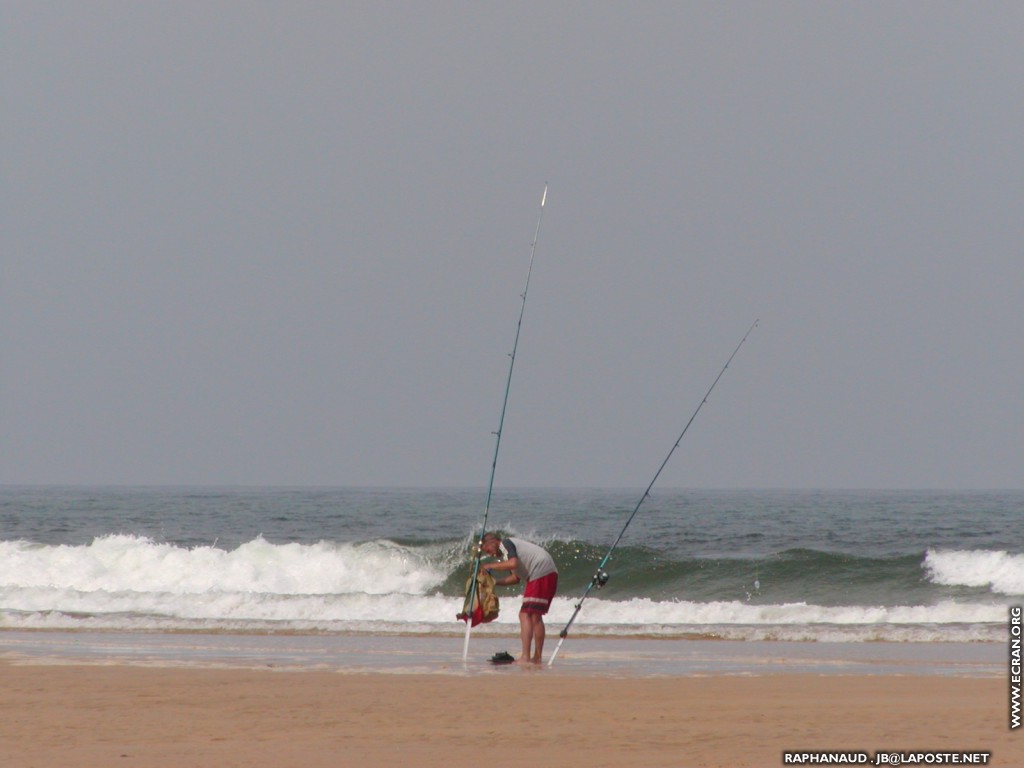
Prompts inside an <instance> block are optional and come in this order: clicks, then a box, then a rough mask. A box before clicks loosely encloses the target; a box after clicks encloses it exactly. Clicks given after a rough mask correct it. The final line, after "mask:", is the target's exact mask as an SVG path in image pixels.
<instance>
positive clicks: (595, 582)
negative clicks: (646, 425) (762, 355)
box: [548, 320, 760, 666]
mask: <svg viewBox="0 0 1024 768" xmlns="http://www.w3.org/2000/svg"><path fill="white" fill-rule="evenodd" d="M758 322H760V321H759V320H755V321H754V324H753V325H751V326H750V328H748V329H747V332H746V333H745V334H743V338H742V339H740V343H739V344H737V345H736V349H734V350H733V351H732V354H731V355H729V359H728V360H726V361H725V365H723V366H722V370H721V371H719V372H718V376H716V377H715V380H714V381H713V382H711V386H710V387H708V391H707V392H705V393H704V398H703V399H702V400H701V401H700V405H698V406H697V410H695V411H694V412H693V415H692V416H690V420H689V421H687V422H686V426H685V427H683V431H682V432H681V433H680V434H679V437H678V438H676V442H675V444H673V446H672V448H671V450H669V452H668V455H667V456H665V460H664V461H663V462H661V466H660V467H658V471H657V472H655V473H654V477H653V478H652V479H651V482H650V484H649V485H648V486H647V490H645V491H644V494H643V496H641V497H640V501H638V502H637V503H636V507H634V508H633V513H632V514H631V515H630V516H629V518H628V519H627V520H626V524H625V525H624V526H622V530H621V531H619V535H618V537H616V539H615V541H614V542H613V543H612V545H611V547H609V548H608V553H607V554H606V555H605V556H604V558H603V559H602V560H601V562H600V564H598V566H597V570H596V571H594V576H593V577H592V578H591V580H590V583H589V584H588V585H587V588H586V589H585V590H583V594H582V595H580V599H579V602H577V603H576V608H575V610H574V611H573V612H572V616H570V617H569V621H568V623H567V624H566V625H565V627H564V628H563V629H562V631H561V632H559V633H558V634H559V640H558V645H556V646H555V650H554V652H553V653H552V654H551V658H550V659H548V666H551V665H552V664H554V663H555V657H556V656H558V651H559V650H560V649H561V648H562V643H563V642H565V638H566V637H568V636H569V628H570V627H571V626H572V624H573V622H574V621H576V617H577V616H578V615H579V613H580V610H581V609H582V608H583V603H584V601H585V600H586V599H587V597H589V596H590V593H591V591H593V589H594V587H597V588H598V589H600V588H601V587H603V586H604V585H605V584H607V583H608V578H609V576H608V573H607V572H606V571H605V570H604V567H605V566H606V565H607V564H608V561H609V560H610V559H611V556H612V552H614V551H615V548H616V547H617V546H619V542H620V541H622V537H623V536H624V535H625V533H626V529H627V528H629V524H630V523H632V522H633V518H634V517H636V513H637V512H639V511H640V506H641V505H642V504H643V503H644V501H645V500H646V499H647V497H648V496H650V495H651V488H653V487H654V483H655V482H657V480H658V476H659V475H660V474H661V471H662V470H663V469H664V468H665V465H666V464H668V460H669V459H671V458H672V454H673V453H675V450H676V448H678V447H679V444H680V443H681V442H682V441H683V437H684V436H685V435H686V431H687V430H688V429H689V428H690V425H691V424H693V420H694V419H696V418H697V414H698V413H700V409H701V408H703V407H704V404H705V403H706V402H707V401H708V398H709V397H710V396H711V390H713V389H714V388H715V385H716V384H718V380H719V379H721V378H722V376H723V375H724V374H725V371H726V369H728V367H729V363H731V362H732V359H733V358H734V357H736V353H737V352H739V351H740V347H742V346H743V342H745V341H746V340H747V336H749V335H750V333H751V331H753V330H754V329H755V328H756V327H757V324H758Z"/></svg>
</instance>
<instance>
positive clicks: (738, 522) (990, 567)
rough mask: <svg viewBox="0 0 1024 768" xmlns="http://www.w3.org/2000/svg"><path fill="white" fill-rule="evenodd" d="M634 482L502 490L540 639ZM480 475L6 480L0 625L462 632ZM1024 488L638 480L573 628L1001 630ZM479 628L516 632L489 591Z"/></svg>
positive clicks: (504, 600)
mask: <svg viewBox="0 0 1024 768" xmlns="http://www.w3.org/2000/svg"><path fill="white" fill-rule="evenodd" d="M641 494H642V491H641V490H629V489H624V490H572V489H558V490H554V489H538V490H508V489H496V490H495V492H494V497H493V500H492V505H491V510H490V516H489V526H488V527H489V528H492V529H500V530H502V531H504V532H506V533H509V534H513V535H517V536H521V537H524V538H527V539H530V540H533V541H536V542H538V543H540V544H542V545H543V546H545V547H547V548H548V549H549V550H550V551H551V553H552V554H553V555H554V557H555V560H556V561H557V563H558V566H559V571H560V574H561V575H560V585H559V596H558V597H557V598H556V600H555V603H554V605H553V606H552V609H551V612H550V614H549V615H548V621H547V623H548V627H549V635H553V634H555V633H556V632H557V631H558V630H559V629H560V628H561V627H562V626H563V625H564V623H565V622H566V621H568V619H569V616H570V615H571V613H572V611H573V607H574V605H575V604H576V603H577V602H578V600H579V597H580V595H581V594H582V593H583V591H584V589H585V588H586V586H587V584H588V583H589V582H590V580H591V577H592V576H593V574H594V571H595V568H596V566H597V565H598V563H599V562H600V561H601V559H602V558H603V557H604V555H605V553H606V552H607V551H608V547H609V546H611V544H612V542H613V541H614V540H615V538H616V536H618V534H619V532H620V531H621V529H622V526H623V525H624V524H625V522H626V520H627V519H628V517H629V515H630V513H631V512H632V511H633V509H634V508H635V507H636V504H637V501H638V500H639V498H640V496H641ZM485 499H486V493H485V491H484V490H483V489H392V488H180V487H152V488H149V487H131V488H128V487H125V488H95V487H90V488H72V487H18V486H5V487H0V629H3V630H35V629H45V630H62V631H68V630H70V631H76V630H78V631H91V632H98V631H105V632H133V631H142V632H150V633H180V632H200V633H246V634H251V633H256V634H260V633H263V634H273V633H289V634H294V635H301V634H337V635H358V634H372V635H380V636H389V635H431V636H438V637H442V636H447V635H461V634H462V632H463V628H464V624H462V623H461V622H459V621H458V620H456V618H455V617H456V614H457V613H458V612H459V611H460V610H461V609H462V596H463V594H464V587H465V583H466V580H467V578H468V576H469V570H470V560H469V551H470V548H471V546H472V544H473V543H474V542H475V541H476V537H477V536H478V535H479V527H480V524H481V522H482V518H483V507H484V502H485ZM1022 519H1024V491H977V492H947V491H776V490H769V491H761V490H731V491H730V490H721V491H712V490H686V489H667V490H658V489H657V488H656V489H655V490H654V491H653V492H652V493H651V496H650V497H649V498H647V499H646V501H645V502H644V503H643V505H642V506H641V507H640V510H639V512H638V513H637V515H636V517H635V518H634V520H633V522H632V524H631V525H630V526H629V528H628V530H627V531H626V534H625V536H624V537H623V539H622V541H621V543H620V544H619V546H618V547H617V548H616V550H615V552H614V553H613V556H612V558H611V560H610V561H609V563H608V565H607V566H606V568H605V570H606V571H607V572H608V574H609V576H610V579H609V581H608V583H607V584H606V585H605V586H604V587H603V588H601V589H595V590H594V591H592V592H591V593H590V596H589V597H588V599H587V600H586V601H585V603H584V606H583V608H582V610H581V612H580V614H579V617H578V618H577V620H576V622H575V623H574V624H573V626H572V630H571V634H572V635H581V636H618V637H623V638H630V637H633V638H636V637H666V638H693V639H721V640H732V641H788V642H793V641H818V642H845V643H849V642H854V643H858V642H869V641H888V642H911V641H913V642H931V643H942V642H996V641H999V642H1004V641H1005V638H1006V631H1007V630H1006V627H1007V615H1008V610H1009V606H1011V605H1020V604H1021V603H1022V602H1024V525H1022ZM499 594H500V598H501V614H500V616H499V618H498V619H497V621H496V622H494V623H493V624H489V625H486V626H484V627H480V628H478V629H477V630H476V631H480V632H485V633H495V632H499V633H501V632H517V631H518V629H517V628H518V620H517V613H518V609H519V591H518V589H515V588H512V589H503V590H501V591H500V592H499Z"/></svg>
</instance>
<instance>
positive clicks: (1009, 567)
mask: <svg viewBox="0 0 1024 768" xmlns="http://www.w3.org/2000/svg"><path fill="white" fill-rule="evenodd" d="M1000 554H1002V557H998V556H999V555H1000ZM992 556H995V557H992ZM449 561H450V553H446V552H444V551H441V550H438V551H432V550H430V549H427V548H423V547H405V546H402V545H399V544H395V543H393V542H389V541H377V542H372V543H366V544H334V543H329V542H321V543H318V544H312V545H306V544H273V543H270V542H267V541H265V540H264V539H262V538H257V539H255V540H253V541H250V542H248V543H246V544H243V545H241V546H239V547H237V548H236V549H234V550H230V551H227V550H222V549H218V548H216V547H210V546H204V547H194V548H191V549H190V548H183V547H176V546H173V545H169V544H161V543H157V542H154V541H151V540H149V539H145V538H139V537H134V536H105V537H102V538H99V539H96V540H95V541H94V542H92V543H91V544H88V545H82V546H41V545H38V544H30V543H27V542H12V541H8V542H0V628H49V629H114V630H150V631H167V630H179V629H180V630H200V631H202V630H208V631H244V630H251V631H277V630H287V631H299V632H302V631H328V632H335V631H337V632H402V633H410V632H416V633H432V634H449V633H457V632H458V631H460V630H461V627H462V626H463V625H462V624H461V623H459V622H458V621H457V620H456V619H455V614H456V613H457V612H458V611H459V610H460V609H461V607H462V606H461V601H459V600H458V599H455V598H453V597H451V596H446V595H442V594H441V593H440V586H441V585H442V584H443V583H444V581H445V580H446V579H447V575H448V572H449V570H450V563H449ZM926 565H927V567H928V568H929V569H930V573H931V574H932V578H933V579H934V580H937V581H938V580H941V579H949V580H950V583H953V584H970V585H981V586H984V585H985V584H992V585H993V589H994V590H995V591H1008V590H1009V591H1011V592H1012V590H1013V589H1015V588H1016V587H1014V584H1015V582H1014V579H1017V578H1020V577H1021V568H1022V563H1021V557H1020V556H1014V557H1011V556H1007V555H1005V553H972V552H953V553H942V552H935V553H932V552H930V553H929V555H928V561H927V563H926ZM969 579H970V580H969ZM942 583H947V582H942ZM576 601H577V600H576V598H575V597H574V596H560V597H558V598H557V599H556V600H555V601H554V603H553V605H552V609H551V613H550V616H549V619H548V623H549V625H550V626H552V627H559V626H561V625H562V624H564V622H566V621H567V620H568V618H569V616H570V615H571V614H572V611H573V607H574V605H575V603H576ZM518 608H519V598H518V597H503V598H502V612H501V615H500V617H499V618H498V620H497V621H496V622H495V623H494V624H491V625H487V626H485V627H482V628H480V631H483V632H496V631H498V632H515V631H516V627H517V625H518V617H517V613H518ZM1005 621H1006V607H1005V606H1004V605H1002V604H1001V602H1000V601H999V600H995V599H992V600H991V601H988V600H982V601H973V602H972V601H968V602H958V601H952V600H949V601H945V602H939V603H937V604H935V605H905V606H865V605H854V606H822V605H814V604H811V603H804V602H784V603H775V604H757V603H754V602H744V601H713V602H699V601H688V600H652V599H648V598H632V599H628V600H609V599H603V598H596V597H595V598H592V599H590V600H588V601H587V603H586V606H585V608H584V610H583V611H582V613H581V614H580V617H579V619H578V621H577V623H576V624H575V625H574V626H575V630H574V631H576V632H588V633H596V634H617V635H635V634H655V635H664V636H687V635H703V636H715V637H724V638H731V639H780V640H782V639H785V640H818V641H830V640H843V641H869V640H893V641H900V640H925V641H934V640H997V639H1000V638H1001V636H1002V634H1004V633H1005Z"/></svg>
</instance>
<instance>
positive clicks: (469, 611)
mask: <svg viewBox="0 0 1024 768" xmlns="http://www.w3.org/2000/svg"><path fill="white" fill-rule="evenodd" d="M547 199H548V185H547V184H545V185H544V194H542V195H541V198H540V214H539V215H538V216H537V229H536V230H535V231H534V233H533V243H532V244H531V245H530V265H529V267H528V268H527V270H526V287H525V288H523V294H522V298H523V303H522V306H521V307H520V308H519V322H518V323H516V338H515V341H514V342H513V344H512V353H511V354H510V355H509V363H508V378H507V379H506V380H505V397H504V399H503V400H502V402H501V418H500V419H499V421H498V431H497V432H495V433H494V434H495V440H494V458H493V459H492V460H491V479H490V481H489V482H488V483H487V502H486V503H485V504H484V521H483V524H482V526H481V528H480V539H479V540H478V541H477V545H476V552H475V553H474V555H473V573H472V575H471V576H470V581H469V584H470V586H469V592H468V593H467V595H466V602H465V603H464V604H463V606H462V613H461V614H459V616H458V618H461V619H464V620H465V622H466V637H465V640H464V641H463V644H462V660H463V661H466V659H467V658H469V636H470V633H471V632H472V630H473V602H474V600H476V591H477V586H476V578H477V575H478V574H479V573H480V558H481V556H482V550H481V546H482V545H483V543H484V534H485V533H487V518H488V516H489V515H490V512H491V496H492V494H493V492H494V471H495V469H496V468H497V466H498V450H499V449H500V448H501V433H502V431H503V430H504V427H505V411H506V410H507V409H508V393H509V390H510V389H511V388H512V370H513V369H514V368H515V365H516V350H517V349H518V348H519V332H520V331H521V330H522V328H523V314H524V313H525V312H526V294H527V293H529V291H530V275H531V274H533V257H534V255H535V254H536V253H537V239H538V237H539V236H540V223H541V221H542V220H543V219H544V203H545V202H547Z"/></svg>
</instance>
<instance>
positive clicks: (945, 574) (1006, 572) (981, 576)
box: [924, 550, 1024, 595]
mask: <svg viewBox="0 0 1024 768" xmlns="http://www.w3.org/2000/svg"><path fill="white" fill-rule="evenodd" d="M924 567H925V569H926V570H927V571H928V576H929V578H930V579H931V580H932V581H933V582H935V583H936V584H943V585H945V586H964V587H986V588H988V589H991V590H992V591H993V592H995V593H997V594H1001V595H1024V554H1017V555H1015V554H1010V553H1008V552H1003V551H989V550H954V551H949V550H929V551H928V553H927V554H926V555H925V562H924Z"/></svg>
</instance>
